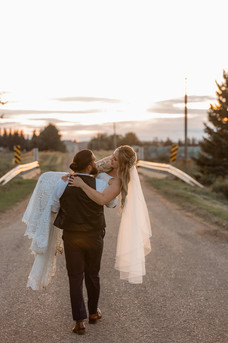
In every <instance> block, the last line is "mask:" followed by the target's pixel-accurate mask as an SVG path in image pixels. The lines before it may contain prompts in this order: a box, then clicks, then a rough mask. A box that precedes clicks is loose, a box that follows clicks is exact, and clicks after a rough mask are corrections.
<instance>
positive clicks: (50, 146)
mask: <svg viewBox="0 0 228 343" xmlns="http://www.w3.org/2000/svg"><path fill="white" fill-rule="evenodd" d="M38 148H39V149H40V150H54V151H62V152H65V151H66V147H65V144H64V143H63V142H62V141H61V135H60V133H59V130H58V129H57V128H56V126H55V125H53V124H51V123H49V124H48V126H46V127H45V128H44V129H43V130H41V132H40V135H39V136H38Z"/></svg>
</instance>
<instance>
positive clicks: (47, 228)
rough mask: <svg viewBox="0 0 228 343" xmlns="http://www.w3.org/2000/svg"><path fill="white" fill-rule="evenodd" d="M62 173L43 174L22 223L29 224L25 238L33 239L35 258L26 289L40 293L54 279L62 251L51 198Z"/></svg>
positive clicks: (32, 246)
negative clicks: (57, 260)
mask: <svg viewBox="0 0 228 343" xmlns="http://www.w3.org/2000/svg"><path fill="white" fill-rule="evenodd" d="M65 174H66V173H61V172H47V173H43V174H42V175H41V176H40V178H39V180H38V182H37V185H36V187H35V189H34V191H33V194H32V197H31V199H30V201H29V204H28V206H27V208H26V211H25V213H24V216H23V218H22V221H23V222H24V223H26V225H27V229H26V232H25V236H28V237H29V238H30V239H32V243H31V246H30V249H31V250H32V254H34V256H35V261H34V263H33V266H32V269H31V272H30V274H29V277H28V282H27V287H31V288H32V289H33V290H41V289H42V288H44V287H46V286H47V285H48V284H49V282H50V280H51V278H52V276H54V275H55V269H56V257H57V254H58V253H61V252H62V251H63V242H62V231H61V230H60V229H58V228H56V227H55V226H54V225H53V224H52V223H53V221H54V215H53V214H51V195H52V192H53V190H54V187H55V185H56V183H57V181H58V180H59V179H60V178H61V176H62V175H65Z"/></svg>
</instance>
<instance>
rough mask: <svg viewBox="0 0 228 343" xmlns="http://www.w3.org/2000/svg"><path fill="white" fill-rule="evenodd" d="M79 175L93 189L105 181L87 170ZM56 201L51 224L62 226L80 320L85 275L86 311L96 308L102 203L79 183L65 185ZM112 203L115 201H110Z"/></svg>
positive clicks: (74, 308)
mask: <svg viewBox="0 0 228 343" xmlns="http://www.w3.org/2000/svg"><path fill="white" fill-rule="evenodd" d="M78 176H80V177H81V178H82V179H83V181H84V182H85V183H87V184H88V185H89V186H90V187H92V188H94V189H96V188H99V187H96V186H97V183H98V186H101V184H99V183H100V182H104V181H102V180H96V179H95V178H94V177H91V176H89V175H88V174H87V175H85V174H83V175H82V174H81V175H80V174H79V175H78ZM105 186H108V184H107V185H105ZM102 187H104V184H103V185H102ZM57 188H58V186H57ZM98 190H99V189H98ZM59 201H60V209H59V212H58V214H57V217H56V219H55V222H54V225H55V226H57V227H59V228H60V229H63V241H64V251H65V257H66V266H67V272H68V276H69V284H70V297H71V307H72V314H73V319H74V320H75V321H80V320H83V319H86V318H87V313H86V308H85V304H84V299H83V290H82V289H83V279H84V277H85V284H86V289H87V294H88V310H89V314H95V313H96V312H97V307H98V300H99V294H100V280H99V271H100V263H101V257H102V251H103V238H104V235H105V226H106V225H105V218H104V211H103V206H100V205H98V204H96V203H95V202H94V201H92V200H91V199H89V198H88V197H87V195H86V194H85V193H84V192H83V191H82V189H81V188H78V187H69V186H66V188H65V190H64V191H63V194H62V195H61V196H60V198H59ZM114 206H115V204H114V203H113V205H112V203H111V204H110V205H109V207H114Z"/></svg>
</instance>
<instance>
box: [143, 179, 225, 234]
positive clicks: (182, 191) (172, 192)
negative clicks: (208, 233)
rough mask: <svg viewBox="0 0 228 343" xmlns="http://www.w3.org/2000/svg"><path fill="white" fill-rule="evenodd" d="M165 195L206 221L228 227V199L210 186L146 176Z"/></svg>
mask: <svg viewBox="0 0 228 343" xmlns="http://www.w3.org/2000/svg"><path fill="white" fill-rule="evenodd" d="M146 180H147V182H148V183H150V184H151V185H152V186H153V187H154V188H156V189H157V190H158V191H159V192H160V193H161V194H162V195H163V196H164V197H166V198H167V199H169V200H170V201H171V202H174V203H176V204H178V205H180V206H181V207H182V208H184V209H185V210H187V211H189V212H192V213H194V214H195V215H198V216H200V217H201V218H203V219H205V220H206V221H208V222H210V223H213V224H217V225H219V226H220V227H222V228H225V229H228V210H227V209H228V199H227V198H225V197H224V196H223V195H221V194H217V193H214V192H212V191H211V190H210V189H209V188H206V187H205V188H204V189H201V188H197V187H192V186H190V185H188V184H186V183H184V182H182V181H180V180H176V179H175V180H172V179H168V178H165V179H157V178H148V177H147V178H146Z"/></svg>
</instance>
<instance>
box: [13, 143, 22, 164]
mask: <svg viewBox="0 0 228 343" xmlns="http://www.w3.org/2000/svg"><path fill="white" fill-rule="evenodd" d="M14 161H15V163H17V164H18V163H21V146H20V145H15V147H14Z"/></svg>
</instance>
